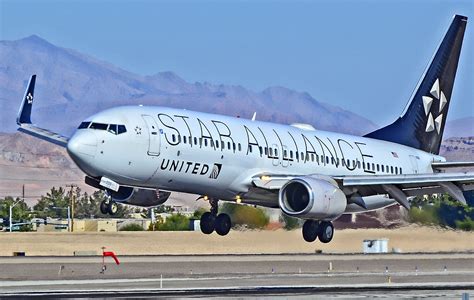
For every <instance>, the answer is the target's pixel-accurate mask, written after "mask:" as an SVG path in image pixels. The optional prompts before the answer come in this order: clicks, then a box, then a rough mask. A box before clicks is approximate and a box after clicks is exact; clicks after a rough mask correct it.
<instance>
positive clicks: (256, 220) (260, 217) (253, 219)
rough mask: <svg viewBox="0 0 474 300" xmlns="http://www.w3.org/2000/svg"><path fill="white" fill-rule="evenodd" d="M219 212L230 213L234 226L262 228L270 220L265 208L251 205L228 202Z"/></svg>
mask: <svg viewBox="0 0 474 300" xmlns="http://www.w3.org/2000/svg"><path fill="white" fill-rule="evenodd" d="M219 212H222V213H226V214H228V215H229V216H230V219H231V220H232V225H233V226H246V227H248V228H251V229H258V228H260V229H261V228H264V227H265V226H267V225H268V222H269V221H270V218H269V217H268V216H267V214H266V213H265V211H264V210H263V209H261V208H257V207H253V206H250V205H243V204H236V203H230V202H226V203H224V204H222V205H221V206H220V208H219Z"/></svg>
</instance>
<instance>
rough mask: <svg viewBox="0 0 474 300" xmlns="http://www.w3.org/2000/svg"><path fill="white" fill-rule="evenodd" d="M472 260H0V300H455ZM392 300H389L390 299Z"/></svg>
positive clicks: (473, 270) (467, 284) (468, 280)
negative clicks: (42, 299)
mask: <svg viewBox="0 0 474 300" xmlns="http://www.w3.org/2000/svg"><path fill="white" fill-rule="evenodd" d="M473 258H474V254H462V253H461V254H451V253H447V254H388V255H327V254H326V255H322V254H308V255H300V254H295V255H186V256H181V255H180V256H124V257H119V259H120V260H121V264H120V265H115V264H113V263H112V261H107V269H106V271H105V272H104V273H103V274H102V273H100V272H101V267H102V264H101V263H102V258H101V257H3V258H0V266H1V272H0V297H9V296H11V297H13V296H16V297H19V296H20V297H22V296H27V295H28V296H48V297H54V296H58V297H64V296H77V297H79V296H80V297H101V296H116V297H120V296H124V297H134V296H141V297H153V296H166V297H204V296H219V297H222V296H226V297H227V296H229V297H230V296H236V297H237V296H238V297H242V296H245V297H250V298H251V297H253V296H256V295H259V297H270V296H272V297H275V296H282V297H283V296H288V295H292V296H298V297H301V298H302V299H306V298H307V297H309V298H312V299H314V298H321V299H323V298H328V297H329V296H330V297H336V298H337V299H344V297H346V298H347V297H349V296H350V297H353V296H354V295H358V296H361V297H364V295H365V296H366V297H371V296H374V295H378V294H379V295H381V296H384V297H385V298H386V297H389V298H390V297H393V298H400V297H402V296H403V297H404V296H409V295H411V296H413V295H418V296H419V297H424V296H427V297H430V298H439V299H447V298H448V299H449V298H452V299H460V297H461V294H462V293H463V292H471V293H472V292H473V290H474V282H473V278H474V260H473ZM390 295H391V296H390Z"/></svg>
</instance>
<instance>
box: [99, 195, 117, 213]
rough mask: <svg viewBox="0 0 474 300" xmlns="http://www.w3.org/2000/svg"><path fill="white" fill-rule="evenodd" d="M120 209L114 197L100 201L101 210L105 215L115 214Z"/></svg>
mask: <svg viewBox="0 0 474 300" xmlns="http://www.w3.org/2000/svg"><path fill="white" fill-rule="evenodd" d="M117 211H118V204H117V202H115V201H113V200H112V199H107V200H104V201H102V202H100V212H101V213H102V214H104V215H106V214H109V215H111V216H113V215H115V214H116V213H117Z"/></svg>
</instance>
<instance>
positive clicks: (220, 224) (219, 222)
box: [200, 198, 232, 236]
mask: <svg viewBox="0 0 474 300" xmlns="http://www.w3.org/2000/svg"><path fill="white" fill-rule="evenodd" d="M218 201H219V200H218V199H214V198H211V199H209V203H210V204H211V211H210V212H205V213H204V214H203V215H202V216H201V222H200V226H201V231H202V233H204V234H211V233H212V232H213V231H216V232H217V234H218V235H222V236H224V235H227V234H228V233H229V231H230V228H231V227H232V221H231V220H230V217H229V215H228V214H217V212H218Z"/></svg>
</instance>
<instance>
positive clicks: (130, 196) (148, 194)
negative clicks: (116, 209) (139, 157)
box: [107, 186, 171, 207]
mask: <svg viewBox="0 0 474 300" xmlns="http://www.w3.org/2000/svg"><path fill="white" fill-rule="evenodd" d="M107 194H108V195H110V196H111V197H112V200H114V201H116V202H119V203H124V204H130V205H135V206H142V207H151V206H157V205H160V204H163V203H165V202H166V200H168V198H169V197H170V195H171V193H170V192H165V191H159V190H147V189H140V188H132V187H126V186H121V187H120V188H119V190H118V191H117V192H114V191H111V190H107Z"/></svg>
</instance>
